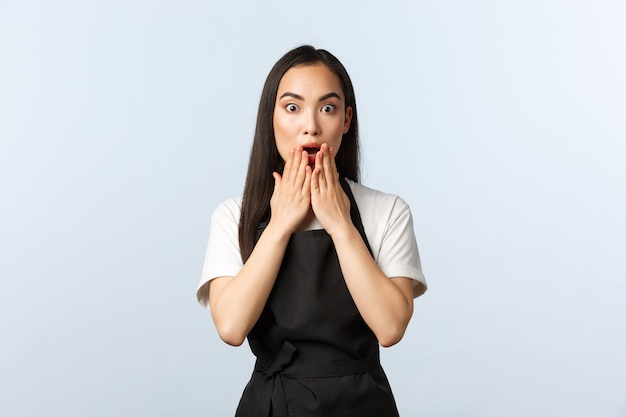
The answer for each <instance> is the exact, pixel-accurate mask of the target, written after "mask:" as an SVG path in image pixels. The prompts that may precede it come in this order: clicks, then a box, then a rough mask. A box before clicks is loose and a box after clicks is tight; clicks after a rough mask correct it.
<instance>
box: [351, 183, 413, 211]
mask: <svg viewBox="0 0 626 417" xmlns="http://www.w3.org/2000/svg"><path fill="white" fill-rule="evenodd" d="M346 181H347V182H348V185H349V186H350V190H351V191H352V194H353V195H354V200H355V201H356V203H357V205H358V206H359V211H361V212H362V213H363V212H365V213H368V212H373V213H378V214H383V213H389V212H402V211H408V210H409V206H408V204H407V203H406V202H405V201H404V200H403V199H402V198H401V197H400V196H398V195H395V194H389V193H385V192H382V191H379V190H375V189H373V188H370V187H367V186H365V185H363V184H360V183H357V182H354V181H352V180H349V179H346Z"/></svg>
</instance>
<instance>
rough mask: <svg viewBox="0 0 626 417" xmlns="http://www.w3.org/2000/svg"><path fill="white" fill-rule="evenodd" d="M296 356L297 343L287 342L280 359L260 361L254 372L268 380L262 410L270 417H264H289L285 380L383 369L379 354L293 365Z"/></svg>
mask: <svg viewBox="0 0 626 417" xmlns="http://www.w3.org/2000/svg"><path fill="white" fill-rule="evenodd" d="M295 353H296V347H295V346H294V345H293V343H291V342H289V341H285V342H283V345H282V346H281V348H280V351H279V352H278V355H277V356H276V359H274V360H271V359H269V358H268V357H266V356H258V357H257V360H256V363H255V365H254V371H255V372H260V373H262V374H263V375H264V376H265V386H264V388H263V394H262V399H261V403H260V404H259V408H260V409H261V410H263V412H265V413H266V414H262V415H270V410H271V415H276V416H289V411H288V410H287V400H286V398H285V392H284V388H283V378H293V379H298V378H328V377H339V376H345V375H355V374H361V373H364V372H369V371H372V370H375V369H376V368H378V367H379V366H380V358H379V355H378V353H377V354H376V355H375V356H371V357H368V358H360V359H353V360H347V361H338V362H324V363H296V364H293V365H290V362H291V360H292V359H293V356H294V354H295ZM260 415H261V414H260Z"/></svg>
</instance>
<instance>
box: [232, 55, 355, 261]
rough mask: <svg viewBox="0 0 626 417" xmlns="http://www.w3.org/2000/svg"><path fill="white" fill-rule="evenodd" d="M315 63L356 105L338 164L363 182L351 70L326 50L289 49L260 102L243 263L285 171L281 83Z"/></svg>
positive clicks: (244, 210)
mask: <svg viewBox="0 0 626 417" xmlns="http://www.w3.org/2000/svg"><path fill="white" fill-rule="evenodd" d="M313 64H324V65H325V66H326V67H328V69H330V70H331V71H332V72H333V73H334V74H335V75H336V76H337V77H338V78H339V81H340V83H341V87H342V88H343V93H344V96H345V103H346V108H347V107H348V106H350V107H352V121H351V123H350V129H349V130H348V132H347V133H345V134H344V135H343V137H342V140H341V146H340V147H339V151H338V152H337V155H336V156H335V163H336V164H337V171H338V172H339V175H342V176H344V177H347V178H350V179H351V180H353V181H356V182H358V181H359V159H360V154H359V123H358V119H357V111H356V100H355V97H354V88H353V87H352V81H351V80H350V76H349V75H348V72H347V71H346V69H345V68H344V66H343V65H342V64H341V62H340V61H339V60H338V59H337V58H336V57H335V56H334V55H332V54H331V53H330V52H328V51H326V50H324V49H315V48H313V47H312V46H309V45H303V46H300V47H298V48H295V49H293V50H291V51H289V52H287V53H286V54H285V55H283V57H282V58H280V59H279V60H278V61H277V62H276V64H274V67H273V68H272V69H271V71H270V72H269V74H268V76H267V79H266V80H265V85H264V86H263V91H262V93H261V100H260V102H259V112H258V114H257V122H256V129H255V132H254V141H253V143H252V150H251V152H250V162H249V164H248V174H247V176H246V185H245V188H244V192H243V201H242V207H241V220H240V221H239V247H240V250H241V259H242V260H243V262H246V261H247V260H248V257H250V254H251V253H252V249H253V248H254V245H255V239H256V233H257V228H258V226H259V224H260V223H261V222H262V221H263V220H266V219H268V218H269V215H270V199H271V197H272V193H273V191H274V178H273V177H272V172H274V171H276V172H282V171H283V168H284V162H283V159H282V157H281V156H280V154H279V153H278V148H277V147H276V140H275V137H274V122H273V120H274V106H275V105H276V94H277V93H278V85H279V84H280V80H281V79H282V78H283V75H285V73H286V72H287V71H288V70H289V69H290V68H292V67H295V66H298V65H313Z"/></svg>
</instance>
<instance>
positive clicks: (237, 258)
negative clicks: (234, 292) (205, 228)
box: [196, 198, 243, 308]
mask: <svg viewBox="0 0 626 417" xmlns="http://www.w3.org/2000/svg"><path fill="white" fill-rule="evenodd" d="M240 215H241V199H240V198H238V199H230V200H227V201H225V202H223V203H222V204H220V205H219V206H218V207H217V208H216V209H215V211H214V212H213V215H212V216H211V228H210V231H209V242H208V244H207V249H206V255H205V258H204V266H203V268H202V275H201V277H200V282H199V283H198V288H197V292H196V296H197V299H198V302H199V303H200V304H201V305H202V306H204V307H205V308H209V285H208V283H209V281H211V280H212V279H214V278H218V277H224V276H235V275H237V273H238V272H239V271H240V270H241V268H242V266H243V262H242V260H241V252H240V250H239V232H238V231H239V218H240Z"/></svg>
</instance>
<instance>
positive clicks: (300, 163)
mask: <svg viewBox="0 0 626 417" xmlns="http://www.w3.org/2000/svg"><path fill="white" fill-rule="evenodd" d="M272 175H273V176H274V181H275V182H274V193H273V194H272V198H271V199H270V208H271V210H272V217H271V219H270V223H274V224H276V225H280V226H281V227H285V229H286V232H288V233H289V234H291V233H293V232H295V231H296V230H297V229H298V227H299V226H300V224H301V223H302V221H303V220H304V218H305V217H306V215H307V214H308V212H309V208H310V207H311V175H312V171H311V168H310V167H309V155H308V154H307V153H306V151H304V150H303V149H302V146H297V147H296V148H294V149H293V150H292V151H291V152H289V157H288V158H287V161H285V169H284V170H283V175H282V176H281V175H280V174H279V173H278V172H274V173H272Z"/></svg>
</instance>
